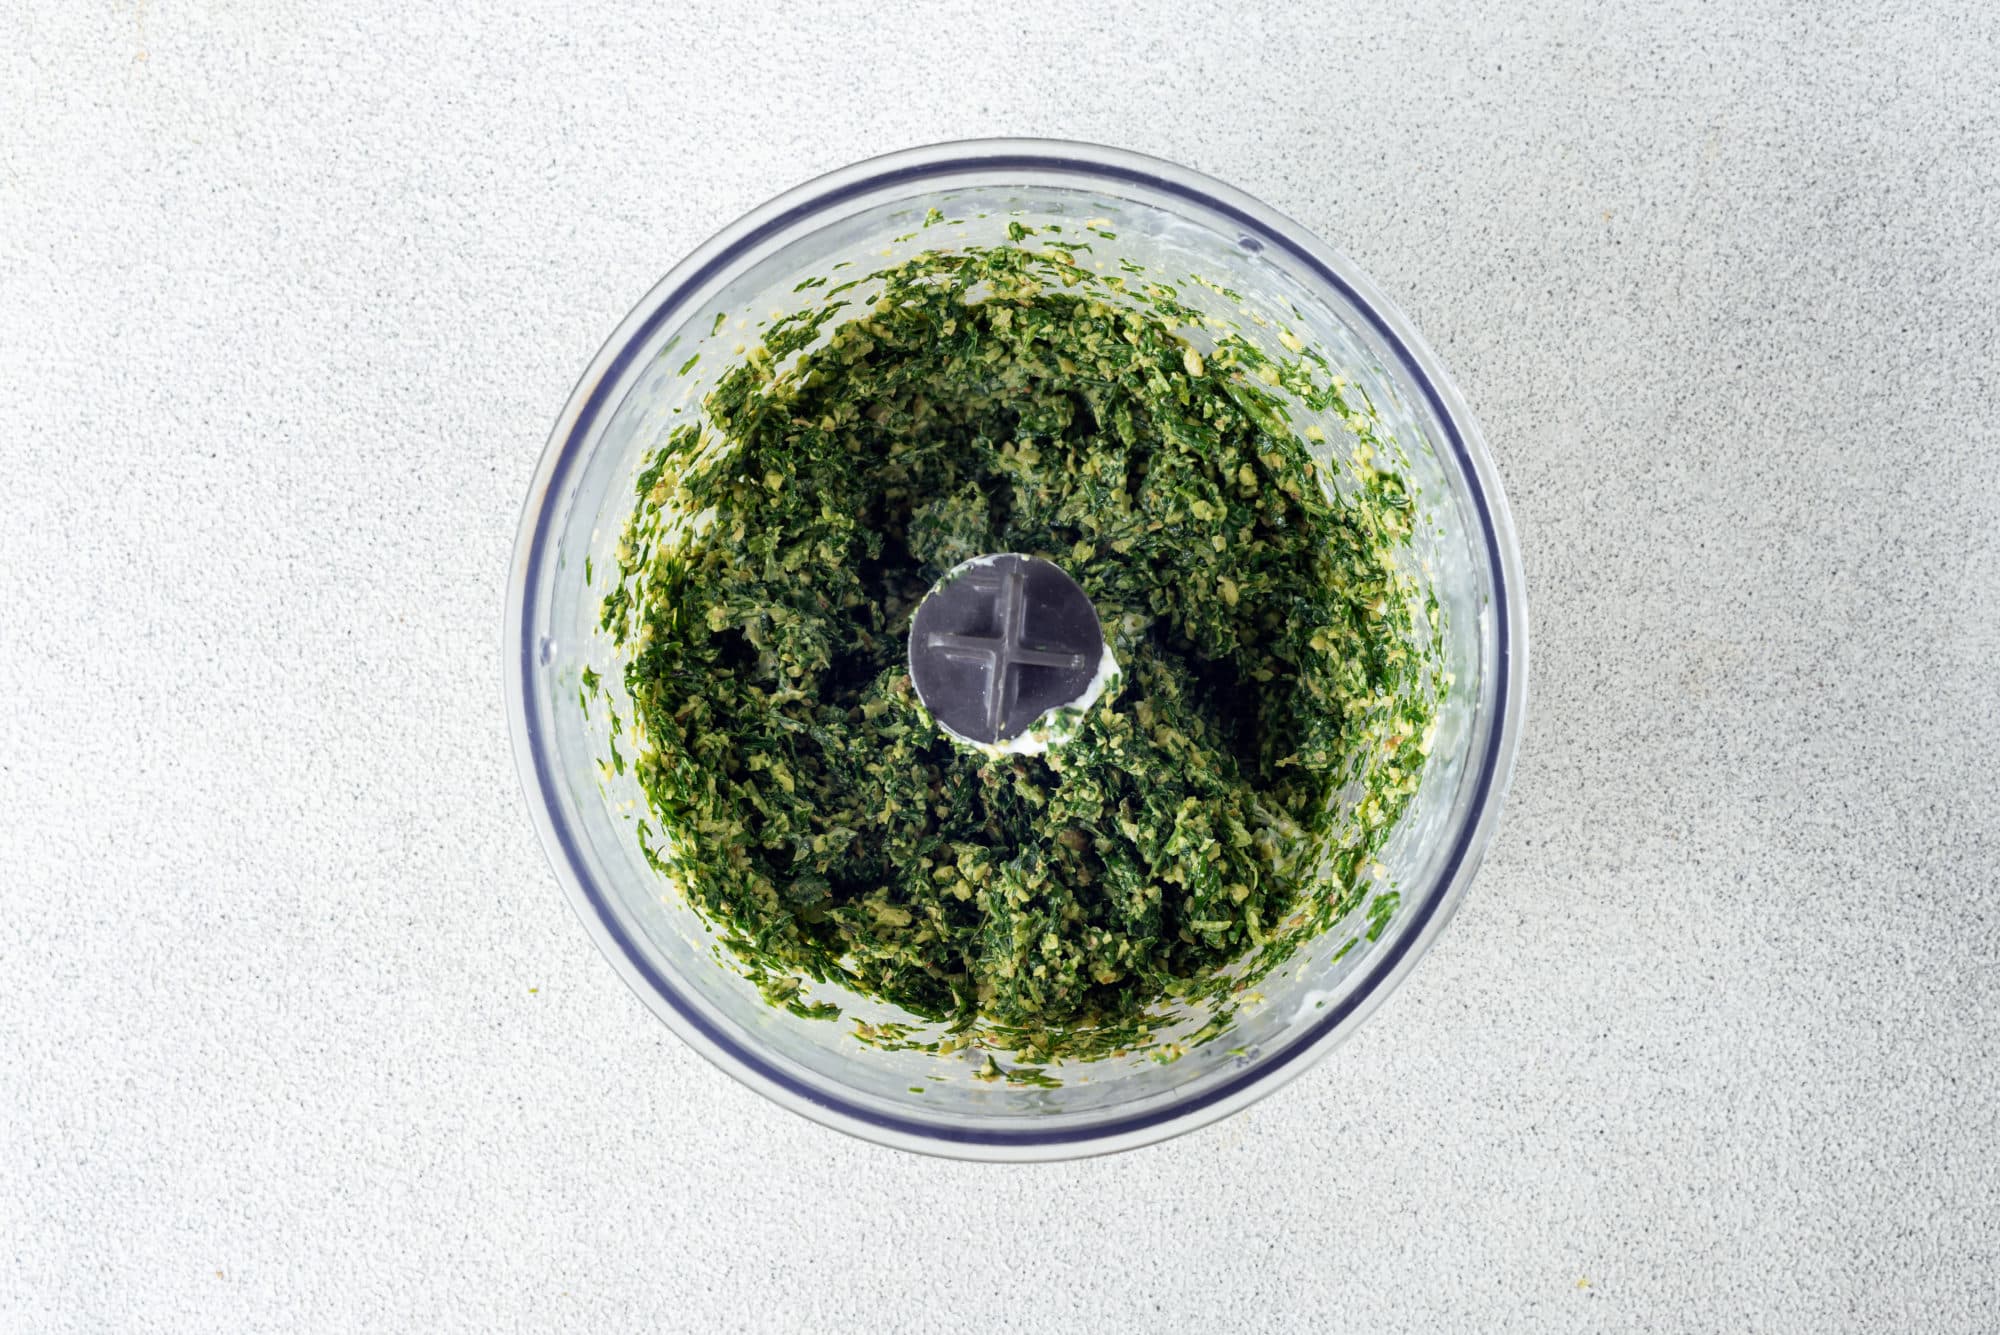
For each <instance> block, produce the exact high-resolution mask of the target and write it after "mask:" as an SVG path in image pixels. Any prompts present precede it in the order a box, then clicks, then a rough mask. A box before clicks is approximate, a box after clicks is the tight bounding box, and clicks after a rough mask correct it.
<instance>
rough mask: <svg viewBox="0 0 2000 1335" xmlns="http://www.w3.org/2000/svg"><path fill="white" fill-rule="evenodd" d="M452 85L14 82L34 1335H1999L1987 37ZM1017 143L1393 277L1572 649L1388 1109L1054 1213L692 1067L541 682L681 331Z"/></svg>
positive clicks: (1554, 657) (0, 52)
mask: <svg viewBox="0 0 2000 1335" xmlns="http://www.w3.org/2000/svg"><path fill="white" fill-rule="evenodd" d="M428 8H429V7H425V6H413V5H407V4H403V3H397V4H382V5H380V6H368V7H366V9H367V10H368V11H372V12H364V8H363V7H360V6H323V5H308V4H303V3H298V0H268V2H267V3H258V4H203V5H193V4H179V3H166V2H165V0H150V2H142V3H140V4H138V5H136V6H128V5H118V6H112V5H102V6H97V5H89V6H86V5H79V4H59V3H34V0H28V2H27V3H25V4H24V3H23V2H22V0H13V3H9V4H5V5H0V461H4V464H5V472H6V481H5V484H4V486H0V533H4V535H5V537H4V543H5V554H4V556H0V607H4V608H5V609H6V615H7V620H8V628H7V630H6V631H5V632H4V634H0V705H4V707H0V812H4V813H5V814H4V817H0V867H4V869H5V872H4V876H0V1109H4V1112H0V1329H4V1330H6V1331H9V1332H13V1331H56V1332H86V1331H89V1332H96V1331H105V1330H172V1331H189V1330H215V1331H228V1332H242V1331H261V1330H292V1329H301V1330H322V1331H336V1330H387V1329H406V1330H422V1331H456V1330H466V1331H485V1330H493V1329H515V1328H518V1329H576V1330H636V1329H641V1328H657V1329H684V1330H698V1331H703V1332H714V1331H733V1330H746V1331H747V1330H757V1331H766V1330H768V1331H799V1330H826V1331H869V1332H890V1331H935V1330H946V1329H954V1330H956V1329H963V1330H968V1331H987V1332H990V1331H1028V1330H1060V1329H1079V1330H1090V1331H1098V1332H1114V1331H1135V1332H1136V1331H1146V1332H1154V1331H1209V1330H1225V1329H1229V1330H1245V1331H1298V1330H1307V1329H1311V1330H1322V1331H1324V1330H1336V1329H1352V1330H1357V1331H1369V1332H1385V1331H1424V1330H1438V1331H1481V1332H1489V1331H1524V1332H1537V1333H1538V1335H1539V1333H1540V1332H1563V1331H1624V1330H1635V1331H1636V1330H1646V1331H1667V1330H1676V1331H1678V1330H1688V1331H1713V1330H1730V1331H1736V1330H1756V1331H1765V1332H1770V1331H1812V1332H1824V1331H1853V1332H1869V1333H1870V1335H1873V1333H1874V1332H1880V1331H1886V1330H1896V1329H1908V1330H1925V1331H1950V1332H1990V1331H1992V1330H1994V1329H1996V1328H2000V1278H1997V1277H2000V1111H1997V1109H2000V886H1997V885H1996V880H2000V873H1996V870H1995V866H1996V862H2000V818H1996V815H1995V811H1996V806H2000V761H1996V755H2000V702H1997V698H2000V669H1996V663H2000V351H1996V348H2000V325H1996V315H1995V311H1996V310H2000V246H1996V242H1995V238H1996V236H2000V83H1996V81H1995V79H1994V75H1993V71H1994V69H1995V67H1996V65H2000V10H1996V8H1995V7H1994V6H1992V5H1988V4H1972V3H1967V4H1964V5H1962V6H1956V7H1952V8H1949V9H1948V8H1946V7H1944V6H1940V5H1916V6H1899V7H1898V9H1899V11H1900V12H1899V13H1898V14H1897V15H1896V16H1894V17H1884V16H1880V15H1871V14H1869V13H1866V12H1864V9H1863V7H1860V6H1853V7H1848V6H1826V5H1814V4H1790V3H1768V2H1766V0H1759V2H1758V3H1744V4H1736V5H1730V6H1707V5H1700V4H1696V3H1694V2H1693V0H1670V2H1669V3H1665V4H1660V5H1650V6H1643V5H1642V6H1632V7H1630V9H1629V10H1626V11H1618V10H1614V9H1613V8H1611V7H1609V6H1604V5H1598V4H1580V3H1574V2H1573V0H1549V3H1546V4H1541V5H1524V4H1521V3H1519V2H1518V0H1496V2H1495V3H1482V4H1476V5H1461V4H1445V3H1419V4H1414V5H1411V4H1405V3H1402V2H1401V0H1390V2H1389V3H1387V4H1375V5H1370V6H1366V7H1358V8H1349V9H1348V11H1347V12H1346V13H1345V14H1344V15H1342V14H1340V13H1335V12H1331V11H1327V12H1322V13H1319V14H1318V15H1317V16H1315V17H1312V18H1310V19H1307V18H1304V17H1289V15H1291V14H1292V11H1294V10H1298V11H1301V12H1303V10H1304V9H1306V8H1307V7H1305V6H1292V5H1283V6H1274V7H1273V9H1272V12H1271V13H1267V14H1263V15H1261V16H1260V14H1259V13H1258V12H1257V11H1256V10H1254V9H1251V8H1248V7H1242V6H1230V7H1228V8H1227V9H1225V8H1223V7H1220V6H1217V7H1214V8H1212V9H1206V10H1205V9H1204V7H1202V6H1200V5H1194V6H1189V5H1173V6H1167V7H1159V8H1154V9H1146V8H1139V7H1131V6H1126V5H1121V4H1110V3H1103V2H1102V0H1100V2H1099V3H1094V4H1088V5H1056V4H1044V5H1038V6H1034V7H1032V8H1031V9H1024V8H1021V7H1018V6H1014V7H1009V6H988V7H977V8H972V7H959V6H953V7H951V8H950V9H949V10H948V11H947V10H933V9H924V8H919V7H915V6H910V5H905V4H900V3H889V2H887V0H880V2H878V3H874V4H868V5H862V4H845V3H824V4H815V5H811V6H803V7H800V8H798V9H797V10H795V11H794V12H792V13H791V14H790V16H788V17H787V16H778V15H761V16H759V17H756V18H754V19H752V18H750V17H747V16H748V15H749V13H750V11H749V10H748V8H739V7H736V6H720V5H708V6H696V7H684V6H679V5H652V6H643V7H638V8H636V9H634V10H632V11H629V12H621V10H620V9H619V7H615V6H612V5H610V4H602V3H587V2H585V0H577V3H574V4H571V5H568V6H563V7H556V6H542V5H538V4H534V3H528V2H527V0H519V2H518V3H515V4H512V5H507V6H499V7H493V8H490V9H488V8H483V7H481V6H477V5H461V6H451V7H449V8H444V9H438V10H433V11H431V12H429V13H423V12H420V11H423V10H426V9H428ZM1870 8H1872V7H1870ZM558 9H559V11H560V12H559V14H558ZM1836 10H1848V11H1849V12H1846V13H1836V12H1835V11H1836ZM95 11H102V12H101V13H98V12H95ZM1281 13H1282V14H1283V15H1285V16H1281ZM1169 15H1180V17H1178V18H1171V17H1168V16H1169ZM1004 133H1026V134H1044V135H1052V136H1062V137H1072V138H1085V139H1096V140H1103V141H1106V142H1111V143H1117V144H1122V145H1125V146H1128V147H1132V148H1136V149H1140V150H1144V151H1148V152H1152V153H1157V154H1160V155H1162V156H1166V157H1171V158H1176V159H1179V160H1182V161H1185V162H1187V163H1189V164H1190V165H1192V166H1195V167H1197V168H1200V169H1202V170H1204V171H1208V172H1211V173H1214V174H1216V175H1218V176H1221V177H1223V178H1225V179H1227V180H1229V181H1231V182H1233V183H1235V184H1237V185H1239V186H1242V187H1243V188H1245V189H1247V190H1249V191H1250V192H1251V193H1253V194H1256V195H1258V196H1261V197H1262V198H1263V199H1265V200H1267V201H1269V202H1271V203H1272V204H1274V205H1275V206H1277V207H1278V208H1280V209H1281V210H1283V211H1285V212H1287V213H1290V214H1292V215H1293V216H1295V217H1297V218H1299V219H1301V220H1303V221H1304V222H1305V223H1307V224H1308V225H1309V226H1311V227H1313V228H1314V229H1315V230H1317V231H1319V232H1320V233H1321V234H1322V235H1324V236H1326V237H1328V238H1329V239H1331V240H1332V241H1333V242H1334V243H1335V244H1337V245H1340V246H1342V247H1343V248H1345V249H1346V250H1347V251H1348V252H1349V253H1351V254H1352V255H1353V256H1354V257H1355V258H1356V260H1357V261H1358V262H1359V263H1360V264H1361V265H1362V266H1363V267H1364V268H1366V269H1367V270H1368V271H1369V272H1371V273H1372V274H1373V276H1374V277H1375V278H1376V279H1377V280H1378V281H1379V282H1380V283H1381V285H1382V286H1383V288H1384V289H1386V290H1387V291H1388V292H1390V293H1391V294H1393V295H1394V296H1395V297H1397V298H1398V299H1399V300H1400V301H1401V302H1402V304H1403V305H1404V307H1405V308H1406V309H1407V310H1408V312H1409V313H1410V315H1411V316H1412V317H1413V318H1414V320H1415V321H1416V323H1417V325H1418V326H1419V327H1420V328H1421V329H1423V330H1424V331H1425V333H1426V334H1427V335H1428V336H1429V338H1430V340H1431V341H1432V343H1433V344H1434V345H1435V346H1436V347H1437V349H1438V351H1439V352H1440V354H1441V355H1442V356H1443V357H1444V359H1445V360H1446V362H1447V363H1448V364H1449V365H1450V366H1451V367H1452V369H1453V370H1454V372H1455V373H1456V375H1457V377H1458V379H1459V381H1460V383H1461V385H1462V386H1463V388H1464V390H1465V392H1466V396H1467V398H1468V399H1469V400H1470V401H1471V403H1472V405H1473V406H1474V409H1475V410H1476V411H1477V412H1478V413H1479V414H1480V415H1481V417H1482V418H1483V420H1484V423H1485V425H1486V428H1487V430H1488V433H1489V435H1490V437H1491V439H1492V442H1493V447H1494V450H1495V453H1496V455H1497V457H1498V459H1499V463H1500V466H1501V471H1502V473H1503V475H1504V477H1505V479H1506V482H1507V485H1508V487H1509V490H1510V492H1511V497H1512V501H1513V505H1514V510H1515V516H1516V519H1517V520H1518V522H1519V525H1520V530H1521V538H1522V543H1523V546H1524V549H1525V554H1526V561H1527V570H1528V580H1529V591H1530V598H1531V601H1532V609H1533V619H1534V627H1535V637H1536V640H1535V650H1534V669H1533V670H1534V679H1533V683H1532V706H1531V711H1530V714H1531V716H1530V723H1529V729H1528V734H1527V737H1526V741H1525V744H1524V746H1523V749H1522V753H1521V762H1520V768H1519V771H1518V774H1517V776H1516V779H1515V784H1514V791H1513V796H1512V799H1511V801H1510V804H1509V809H1508V813H1507V819H1506V823H1505V826H1504V828H1503V829H1502V831H1501V833H1500V836H1499V839H1498V842H1497V843H1496V845H1495V846H1494V848H1493V850H1492V852H1491V855H1490V856H1489V858H1488V859H1487V863H1486V867H1485V870H1484V872H1483V873H1482V875H1481V877H1480V879H1479V881H1478V883H1477V884H1476V885H1475V886H1474V887H1473V891H1472V895H1471V897H1470V899H1469V900H1468V901H1467V903H1466V905H1465V907H1464V909H1463V911H1462V912H1461V913H1460V915H1459V917H1458V918H1457V920H1456V921H1455V922H1454V924H1453V925H1452V927H1451V929H1450V931H1449V932H1448V933H1447V934H1446V936H1445V937H1444V939H1443V941H1442V942H1441V943H1440V945H1439V946H1438V948H1437V949H1436V951H1435V952H1434V953H1433V954H1432V955H1431V956H1430V957H1429V958H1428V959H1427V960H1426V961H1425V962H1424V963H1423V964H1422V966H1421V967H1420V968H1419V969H1418V970H1417V971H1416V973H1415V975H1414V976H1413V978H1412V979H1411V981H1410V982H1409V983H1408V985H1407V986H1406V987H1404V989H1403V990H1402V991H1401V992H1399V993H1398V994H1397V995H1396V996H1395V997H1394V998H1393V999H1391V1001H1390V1002H1389V1004H1388V1005H1387V1006H1386V1007H1384V1008H1383V1010H1382V1011H1381V1013H1380V1014H1379V1015H1378V1016H1377V1017H1376V1018H1375V1019H1374V1020H1373V1021H1371V1022H1370V1023H1369V1025H1368V1026H1367V1027H1366V1028H1365V1029H1364V1030H1363V1032H1362V1033H1361V1034H1360V1036H1359V1037H1358V1038H1357V1039H1356V1040H1355V1041H1354V1042H1353V1043H1351V1044H1350V1045H1348V1046H1347V1047H1346V1048H1345V1049H1343V1050H1342V1051H1340V1052H1339V1053H1337V1054H1336V1055H1335V1056H1334V1057H1333V1058H1332V1059H1331V1060H1329V1061H1328V1062H1326V1063H1325V1064H1324V1065H1322V1066H1320V1067H1319V1068H1317V1069H1316V1070H1314V1071H1312V1072H1311V1073H1309V1074H1308V1075H1306V1076H1305V1077H1304V1078H1302V1079H1300V1080H1299V1081H1298V1082H1297V1083H1295V1084H1293V1085H1292V1086H1290V1087H1289V1088H1287V1089H1285V1090H1283V1091H1282V1092H1280V1093H1279V1094H1277V1095H1275V1096H1274V1097H1272V1098H1270V1099H1269V1100H1267V1101H1265V1102H1264V1103H1262V1104H1260V1105H1258V1106H1257V1107H1255V1108H1253V1109H1251V1110H1250V1111H1249V1112H1247V1113H1244V1114H1243V1115H1241V1116H1239V1117H1236V1118H1234V1119H1232V1120H1230V1121H1228V1122H1225V1123H1223V1124H1222V1125H1220V1126H1217V1127H1215V1128H1212V1129H1210V1130H1207V1131H1204V1132H1200V1133H1197V1134H1195V1135H1193V1136H1191V1137H1188V1138H1185V1139H1183V1140H1180V1141H1177V1142H1174V1143H1172V1144H1168V1145H1165V1146H1160V1147H1156V1148H1153V1149H1150V1150H1146V1151H1142V1152H1140V1153H1137V1154H1131V1155H1125V1156H1120V1157H1114V1158H1110V1159H1104V1160H1097V1161H1091V1162H1085V1163H1076V1164H1068V1165H1052V1166H1044V1167H1034V1168H1016V1169H1000V1168H993V1167H982V1166H976V1165H965V1164H953V1163H944V1162H935V1161H931V1160H927V1159H922V1158H917V1157H913V1156H907V1155H899V1154H894V1153H891V1152H888V1151H884V1150H878V1149H873V1148H870V1147H868V1146H865V1145H861V1144H858V1143H854V1142H851V1141H849V1140H846V1139H844V1138H842V1137H840V1136H838V1135H836V1134H834V1133H833V1132H830V1131H825V1130H822V1129H820V1128H819V1127H817V1126H814V1125H812V1124H810V1123H808V1122H806V1121H804V1120H802V1119H800V1118H798V1117H795V1116H793V1115H791V1114H789V1113H786V1112H783V1111H780V1110H779V1109H777V1108H775V1107H772V1106H769V1105H767V1104H766V1103H764V1102H763V1101H762V1100H760V1099H759V1098H758V1097H757V1096H756V1095H753V1094H751V1093H750V1092H748V1091H747V1090H745V1089H742V1088H739V1087H738V1086H736V1085H735V1084H733V1083H731V1082H730V1081H729V1079H728V1078H727V1077H725V1076H723V1075H722V1074H720V1073H719V1072H717V1071H715V1070H713V1069H711V1068H710V1067H709V1066H708V1065H706V1064H705V1063H704V1062H703V1061H702V1060H701V1059H700V1058H698V1057H696V1056H695V1055H694V1054H693V1053H692V1052H690V1051H689V1050H687V1049H686V1048H684V1047H683V1046H682V1045H681V1044H680V1043H679V1042H678V1041H677V1040H676V1039H674V1038H673V1037H672V1036H671V1035H670V1034H669V1033H668V1031H667V1030H666V1029H665V1028H664V1027H663V1026H662V1025H660V1024H659V1023H658V1022H657V1021H656V1020H655V1019H654V1018H653V1017H652V1015H651V1014H650V1013H648V1012H647V1011H646V1009H645V1008H644V1007H643V1006H642V1005H641V1004H640V1003H639V1001H638V1000H637V999H635V998H634V997H633V996H632V995H631V994H630V993H629V992H627V990H626V989H625V986H624V984H622V983H621V982H619V981H618V979H617V978H616V977H615V976H614V974H613V972H612V970H611V969H610V968H609V967H608V966H607V965H606V964H605V963H604V961H603V960H601V959H600V958H599V957H598V956H597V953H596V951H595V950H594V949H593V948H592V946H591V945H590V943H589V941H588V940H587V938H586V936H585V934H584V932H583V930H582V928H581V927H580V926H579V925H578V924H577V923H576V922H575V921H574V920H573V918H572V916H571V913H570V910H569V907H568V905H567V903H566V902H565V900H564V898H563V896H562V895H561V893H560V892H559V891H558V889H557V887H556V885H555V883H554V880H553V878H552V877H551V875H550V873H549V871H548V869H547V867H546V865H545V864H544V862H543V858H542V854H541V850H540V849H539V848H538V847H537V845H536V842H535V839H534V836H533V834H532V833H531V831H530V828H529V824H528V820H527V818H526V814H525V810H524V807H523V803H522V800H521V797H520V794H519V791H518V788H517V786H516V782H515V777H514V770H513V764H512V760H511V758H510V756H509V754H508V743H507V737H506V732H505V727H504V724H503V720H502V714H501V705H500V686H499V644H498V642H499V621H500V604H501V593H502V586H503V581H504V576H505V571H506V567H507V557H508V553H509V550H510V545H511V542H512V539H513V534H514V524H515V519H516V514H517V508H518V505H519V501H520V496H521V493H522V490H523V488H524V486H525V484H526V480H527V478H528V475H529V472H530V469H531V467H532V465H533V462H534V460H535V458H536V456H537V454H538V453H539V451H540V450H541V448H542V445H543V439H544V435H545V433H546V431H547V429H548V427H549V424H550V422H551V420H552V418H553V416H554V414H555V412H556V410H557V409H558V408H559V407H560V406H561V404H562V402H563V400H564V398H565V396H566V395H567V394H568V392H569V389H570V386H571V383H572V381H573V378H574V377H575V376H576V375H577V374H578V372H579V371H580V370H581V369H582V367H583V366H584V364H585V363H586V361H587V360H588V359H589V357H590V356H591V354H592V353H593V352H594V351H595V349H596V348H597V346H598V344H599V342H600V341H601V340H602V339H603V338H604V337H605V336H606V334H607V333H608V332H609V331H610V330H611V328H612V327H613V325H614V324H615V323H616V322H617V321H618V319H619V318H620V317H621V316H622V315H623V314H624V313H625V311H626V310H627V308H628V307H629V306H630V305H631V304H632V302H633V301H635V300H636V299H637V298H638V297H639V295H640V294H641V293H643V292H644V291H645V290H646V288H647V287H648V286H649V285H650V284H651V283H652V282H653V281H654V280H655V279H656V278H658V277H659V276H660V274H661V273H663V272H664V271H665V270H666V269H667V268H668V267H669V266H670V265H671V264H672V263H673V262H674V261H675V260H676V259H677V258H678V257H679V256H680V255H681V254H682V253H684V252H685V251H686V250H688V249H689V248H690V247H691V246H693V245H694V244H695V243H696V242H697V241H699V240H701V239H702V238H703V237H704V236H706V235H707V234H708V233H709V232H710V231H711V230H712V229H713V228H715V227H716V226H718V225H719V224H720V223H721V222H723V221H724V220H726V219H727V218H729V217H731V216H733V215H734V214H736V213H737V212H739V211H741V210H742V209H744V208H747V207H749V206H750V205H752V204H754V203H756V202H758V201H759V200H761V199H763V198H765V197H766V196H768V195H770V194H772V193H774V192H775V191H777V190H779V189H781V188H783V187H785V186H788V185H791V184H793V183H795V182H797V181H799V180H801V179H803V178H805V177H807V176H810V175H812V174H814V173H816V172H818V171H821V170H823V169H826V168H830V167H833V166H836V165H838V164H840V163H843V162H846V161H849V160H851V159H854V158H856V157H861V156H865V155H868V154H871V153H875V152H879V151H883V150H886V149H889V148H893V147H898V146H902V145H906V144H911V143H916V142H922V141H927V140H934V139H941V138H955V137H963V136H968V135H977V134H1004Z"/></svg>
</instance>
